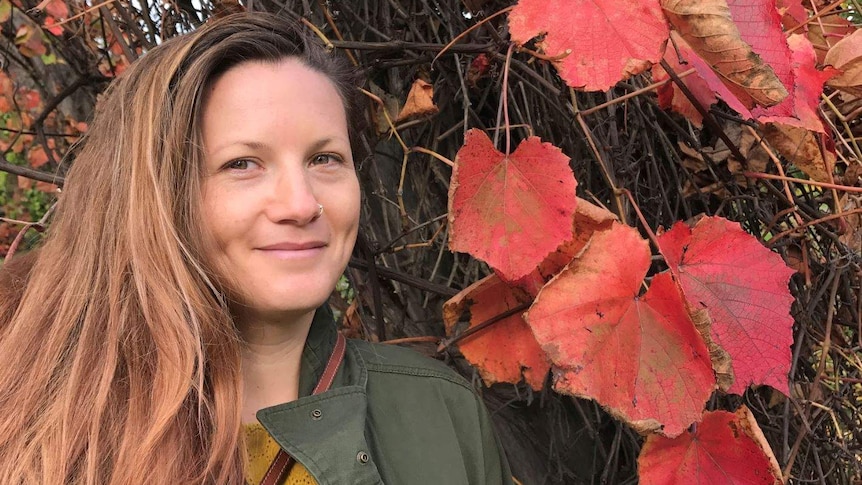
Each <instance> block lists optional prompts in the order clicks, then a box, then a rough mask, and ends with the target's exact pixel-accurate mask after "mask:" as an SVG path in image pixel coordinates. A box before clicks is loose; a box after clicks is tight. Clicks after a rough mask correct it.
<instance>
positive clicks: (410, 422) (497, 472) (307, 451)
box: [257, 306, 513, 485]
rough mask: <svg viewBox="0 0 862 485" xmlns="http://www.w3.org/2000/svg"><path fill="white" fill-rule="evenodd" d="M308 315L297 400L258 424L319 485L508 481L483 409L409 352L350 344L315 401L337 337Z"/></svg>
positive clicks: (454, 380) (435, 366)
mask: <svg viewBox="0 0 862 485" xmlns="http://www.w3.org/2000/svg"><path fill="white" fill-rule="evenodd" d="M335 332H336V329H335V323H334V320H333V318H332V313H331V311H330V310H329V308H328V307H326V306H324V307H322V308H321V309H318V311H317V313H316V314H315V316H314V322H313V323H312V326H311V330H310V332H309V336H308V340H307V342H306V345H305V350H304V351H303V354H302V369H301V374H300V389H299V392H300V396H302V397H300V398H299V399H298V400H296V401H293V402H289V403H285V404H280V405H277V406H272V407H269V408H265V409H261V410H260V411H258V413H257V418H258V420H259V421H260V422H261V424H263V426H264V427H265V428H266V429H267V431H269V433H270V434H271V435H272V437H273V438H275V440H276V441H277V442H278V443H279V445H281V447H282V448H284V450H285V451H287V452H288V453H289V454H290V455H291V456H293V457H294V458H296V460H297V461H299V462H300V463H302V464H303V465H304V466H305V467H306V468H307V469H308V471H309V472H310V473H311V474H312V475H313V476H314V478H315V479H316V480H317V483H318V484H320V485H331V484H339V485H340V484H351V485H353V484H363V485H364V484H381V483H385V484H387V485H414V484H416V485H421V484H429V485H431V484H434V485H460V484H482V485H484V484H494V485H496V484H511V483H513V482H512V475H511V473H510V472H509V465H508V463H507V462H506V456H505V454H504V452H503V448H502V447H501V446H500V442H499V440H498V439H497V437H496V435H495V433H494V429H493V426H492V423H491V420H490V418H489V416H488V412H487V410H486V409H485V406H484V404H483V403H482V401H481V400H480V399H479V398H478V397H477V396H476V393H475V392H474V391H473V389H472V388H471V387H470V385H469V384H468V383H467V381H466V380H464V379H463V378H462V377H461V376H459V375H457V374H455V373H454V372H453V371H452V370H450V369H449V368H448V367H446V366H445V365H443V364H442V363H440V362H437V361H434V360H432V359H429V358H427V357H424V356H422V355H420V354H418V353H416V352H413V351H411V350H408V349H404V348H400V347H396V346H391V345H385V344H372V343H368V342H363V341H359V340H348V343H347V351H346V354H345V357H344V362H343V363H342V365H341V368H340V369H339V371H338V374H336V377H335V380H334V382H333V383H332V387H331V388H330V390H329V391H327V392H324V393H322V394H318V395H316V396H312V395H310V394H311V391H312V389H313V388H314V386H315V384H316V383H317V380H318V378H319V376H320V374H321V373H322V372H323V368H324V366H325V365H326V361H327V360H328V359H329V355H330V353H331V352H332V348H333V346H334V345H335V337H336V333H335Z"/></svg>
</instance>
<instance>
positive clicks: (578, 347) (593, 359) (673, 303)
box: [525, 223, 715, 436]
mask: <svg viewBox="0 0 862 485" xmlns="http://www.w3.org/2000/svg"><path fill="white" fill-rule="evenodd" d="M649 266H650V250H649V245H648V243H647V242H646V241H645V240H644V239H642V238H641V237H640V235H639V234H638V233H637V231H636V230H634V229H632V228H630V227H628V226H623V225H621V224H618V223H614V224H613V226H612V228H611V229H609V230H607V231H602V232H598V233H595V234H594V235H593V237H592V240H591V241H590V243H589V245H588V246H587V248H586V249H585V250H584V252H583V253H581V255H580V257H578V258H577V259H575V260H574V261H573V262H572V263H571V264H570V265H569V266H567V267H566V269H565V270H563V272H562V273H560V274H559V275H558V276H557V277H555V278H554V279H553V280H551V281H550V282H549V283H548V284H547V285H546V286H545V287H544V288H543V289H542V291H541V292H540V293H539V296H538V297H537V298H536V301H535V303H533V306H532V307H531V308H530V310H529V311H528V313H527V314H526V315H525V317H526V319H527V322H528V323H529V324H530V327H531V328H532V329H533V333H534V334H535V336H536V340H538V341H539V345H541V346H542V349H544V350H545V352H546V353H547V355H548V357H549V358H550V359H551V362H553V364H554V365H555V366H556V367H557V369H555V371H554V381H555V382H554V387H555V389H556V390H558V391H559V392H562V393H565V394H570V395H575V396H582V397H587V398H591V399H595V400H596V401H597V402H598V403H599V404H601V405H602V406H603V407H605V408H606V409H608V411H610V412H611V413H612V414H614V415H616V416H618V417H620V419H623V420H625V421H626V422H628V423H629V424H630V425H631V426H633V427H635V428H636V429H638V430H639V431H656V430H660V429H662V428H663V429H662V432H663V433H664V434H666V435H668V436H676V435H678V434H679V433H681V432H682V431H684V430H685V429H686V428H687V427H688V426H689V424H691V423H692V422H694V421H697V420H699V419H700V416H701V411H702V410H703V406H704V403H705V402H706V400H707V399H709V396H710V394H711V393H712V391H713V389H714V388H715V377H714V375H713V372H712V367H711V366H712V364H711V362H710V357H709V351H708V350H707V347H706V345H705V343H704V341H703V339H702V338H701V336H700V334H699V333H698V332H697V330H696V329H695V327H694V324H693V323H692V320H691V317H690V316H689V314H688V311H687V309H686V306H685V302H684V301H683V299H682V295H681V293H680V290H679V288H678V286H677V285H676V283H675V282H674V281H673V280H672V278H671V276H670V274H667V273H664V274H660V275H658V276H656V277H655V278H653V280H652V284H651V285H650V288H649V290H647V292H646V294H644V295H640V289H641V284H642V282H643V278H644V276H645V275H646V272H647V269H648V268H649Z"/></svg>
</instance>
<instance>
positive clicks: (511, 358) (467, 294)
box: [443, 275, 551, 390]
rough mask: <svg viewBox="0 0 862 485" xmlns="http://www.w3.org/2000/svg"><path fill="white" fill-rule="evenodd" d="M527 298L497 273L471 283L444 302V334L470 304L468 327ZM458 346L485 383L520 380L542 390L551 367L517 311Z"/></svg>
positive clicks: (451, 328) (449, 332) (518, 304)
mask: <svg viewBox="0 0 862 485" xmlns="http://www.w3.org/2000/svg"><path fill="white" fill-rule="evenodd" d="M529 301H530V296H529V295H527V294H526V293H524V292H523V291H520V290H518V289H517V288H512V287H510V286H508V285H507V284H506V283H504V282H503V281H502V280H500V278H499V277H498V276H496V275H491V276H488V277H486V278H484V279H482V280H480V281H478V282H476V283H473V284H472V285H470V286H469V287H467V288H466V289H464V290H463V291H461V292H460V293H458V294H457V295H455V296H454V297H452V298H451V299H450V300H449V301H447V302H446V303H445V304H444V305H443V320H444V322H445V323H446V333H448V334H452V332H453V329H454V327H455V324H456V323H457V322H458V318H460V316H461V313H463V311H464V310H465V307H466V306H468V304H470V305H471V306H470V327H474V326H476V325H478V324H480V323H482V322H485V321H487V320H490V319H491V318H493V317H495V316H497V315H500V314H502V313H505V312H506V311H508V310H511V309H513V308H516V307H518V306H520V305H522V304H524V303H526V302H529ZM458 347H459V348H460V349H461V353H462V354H464V358H466V359H467V360H468V361H470V363H472V364H473V365H475V366H476V367H477V368H478V369H479V374H480V375H481V376H482V379H483V380H484V381H485V384H488V385H491V384H493V383H495V382H510V383H512V384H517V383H518V382H520V381H521V379H522V376H523V379H524V380H525V381H526V382H527V384H528V385H529V386H530V387H532V388H533V389H535V390H540V389H542V386H543V384H544V382H545V376H547V375H548V370H549V369H550V367H551V364H550V362H548V359H547V358H546V357H545V353H544V352H543V351H542V349H541V348H540V347H539V344H538V343H537V342H536V338H535V337H533V332H532V331H531V330H530V327H529V326H527V323H526V322H524V319H523V317H522V316H521V315H520V313H518V314H515V315H511V316H509V317H506V318H504V319H503V320H500V321H498V322H495V323H494V324H493V325H491V326H490V327H489V328H486V329H484V330H481V331H480V332H478V333H476V334H474V335H472V336H470V337H467V338H466V339H464V340H462V341H461V343H460V344H458Z"/></svg>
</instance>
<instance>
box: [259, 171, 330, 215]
mask: <svg viewBox="0 0 862 485" xmlns="http://www.w3.org/2000/svg"><path fill="white" fill-rule="evenodd" d="M272 177H273V180H272V182H273V183H272V185H271V188H270V189H269V192H270V193H269V194H268V195H269V197H267V199H268V200H267V202H266V206H265V209H264V210H265V213H266V216H267V218H268V219H269V220H271V221H272V222H275V223H278V224H296V225H305V224H308V223H310V222H312V221H314V220H315V219H317V217H318V216H320V214H321V210H320V207H321V205H320V203H319V202H318V201H317V197H316V196H315V191H314V186H313V184H312V181H311V180H310V177H309V176H308V174H307V173H306V172H305V170H304V169H303V168H301V167H292V168H289V167H282V168H281V169H279V170H276V171H275V172H274V173H273V175H272Z"/></svg>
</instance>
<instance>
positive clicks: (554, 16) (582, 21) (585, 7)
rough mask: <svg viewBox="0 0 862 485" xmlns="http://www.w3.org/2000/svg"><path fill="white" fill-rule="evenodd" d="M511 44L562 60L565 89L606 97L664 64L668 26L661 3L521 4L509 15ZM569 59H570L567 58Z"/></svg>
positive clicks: (582, 0)
mask: <svg viewBox="0 0 862 485" xmlns="http://www.w3.org/2000/svg"><path fill="white" fill-rule="evenodd" d="M509 29H510V31H511V35H512V40H514V41H515V42H517V43H518V44H521V45H523V44H526V43H527V42H529V41H530V39H532V38H533V37H536V36H537V35H539V34H542V33H547V35H545V38H544V39H543V40H541V41H539V42H537V45H538V46H539V47H541V49H542V50H543V51H544V52H545V54H547V55H548V56H551V57H554V58H561V59H560V60H559V61H556V62H555V64H556V66H557V70H558V71H559V73H560V77H562V78H563V79H564V80H565V81H566V84H568V85H569V86H571V87H574V88H581V89H584V90H586V91H606V90H608V89H609V88H611V87H612V86H613V85H614V84H616V83H617V82H618V81H622V80H624V79H628V78H629V77H631V76H634V75H635V74H640V73H642V72H643V71H645V70H647V69H648V68H649V67H650V64H651V63H654V62H658V61H659V59H661V52H662V45H663V44H664V42H665V41H666V40H667V35H668V27H667V21H666V20H665V19H664V16H663V15H662V13H661V8H660V7H659V4H658V0H519V2H518V4H517V5H516V6H515V9H514V10H512V13H511V14H509ZM567 53H568V54H567Z"/></svg>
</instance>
